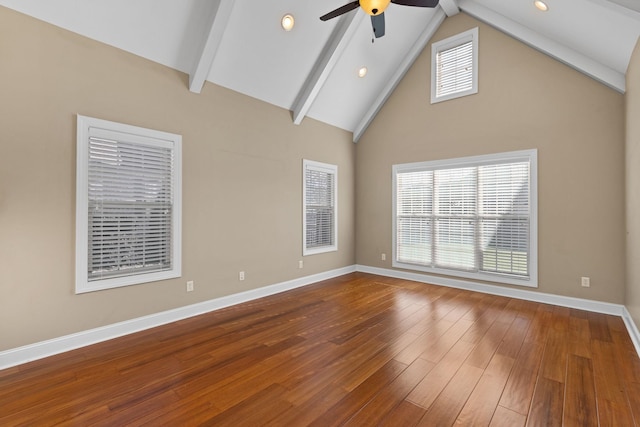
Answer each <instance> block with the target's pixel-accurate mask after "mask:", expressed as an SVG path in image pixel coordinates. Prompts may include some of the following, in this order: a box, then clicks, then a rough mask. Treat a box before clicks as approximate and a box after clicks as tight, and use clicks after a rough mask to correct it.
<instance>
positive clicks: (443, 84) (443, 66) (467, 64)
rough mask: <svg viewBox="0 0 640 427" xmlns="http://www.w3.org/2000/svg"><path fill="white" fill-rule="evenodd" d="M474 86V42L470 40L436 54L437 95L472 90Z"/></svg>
mask: <svg viewBox="0 0 640 427" xmlns="http://www.w3.org/2000/svg"><path fill="white" fill-rule="evenodd" d="M472 87H473V42H472V41H468V42H466V43H463V44H461V45H459V46H455V47H452V48H450V49H446V50H441V51H439V52H438V53H437V56H436V88H437V90H436V96H437V97H442V96H446V95H450V94H452V93H457V92H463V91H466V90H470V89H471V88H472Z"/></svg>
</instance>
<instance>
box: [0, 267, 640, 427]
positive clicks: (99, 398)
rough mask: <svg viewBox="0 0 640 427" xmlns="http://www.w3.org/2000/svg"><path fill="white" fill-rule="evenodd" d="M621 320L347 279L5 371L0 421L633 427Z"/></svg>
mask: <svg viewBox="0 0 640 427" xmlns="http://www.w3.org/2000/svg"><path fill="white" fill-rule="evenodd" d="M639 393H640V359H639V358H638V356H637V354H636V353H635V350H634V348H633V344H632V342H631V340H630V338H629V336H628V334H627V332H626V329H625V327H624V324H623V322H622V320H621V319H620V318H618V317H614V316H607V315H601V314H594V313H588V312H584V311H580V310H571V309H567V308H563V307H556V306H551V305H545V304H538V303H533V302H528V301H522V300H516V299H510V298H504V297H498V296H492V295H485V294H480V293H474V292H469V291H464V290H458V289H451V288H444V287H438V286H433V285H425V284H422V283H416V282H410V281H405V280H399V279H391V278H385V277H380V276H374V275H370V274H364V273H354V274H349V275H346V276H342V277H339V278H336V279H332V280H327V281H324V282H320V283H317V284H314V285H310V286H307V287H304V288H301V289H296V290H293V291H289V292H286V293H282V294H279V295H275V296H271V297H267V298H263V299H260V300H256V301H252V302H249V303H245V304H241V305H238V306H234V307H229V308H226V309H223V310H220V311H217V312H214V313H209V314H205V315H202V316H198V317H193V318H190V319H186V320H183V321H179V322H176V323H172V324H169V325H165V326H162V327H158V328H154V329H151V330H147V331H143V332H140V333H136V334H132V335H128V336H126V337H122V338H119V339H115V340H111V341H108V342H104V343H100V344H96V345H93V346H90V347H85V348H82V349H78V350H75V351H71V352H68V353H65V354H61V355H57V356H53V357H50V358H47V359H43V360H39V361H36V362H32V363H28V364H25V365H21V366H18V367H14V368H10V369H6V370H4V371H0V426H39V425H73V426H90V425H103V426H123V425H127V426H129V425H130V426H141V425H149V426H156V425H169V426H170V425H175V426H191V425H204V426H209V425H210V426H224V425H233V426H261V425H265V426H306V425H311V426H323V427H324V426H339V425H345V426H375V425H381V426H452V425H461V426H509V427H514V426H555V425H558V426H559V425H565V426H598V425H599V426H634V425H640V395H639Z"/></svg>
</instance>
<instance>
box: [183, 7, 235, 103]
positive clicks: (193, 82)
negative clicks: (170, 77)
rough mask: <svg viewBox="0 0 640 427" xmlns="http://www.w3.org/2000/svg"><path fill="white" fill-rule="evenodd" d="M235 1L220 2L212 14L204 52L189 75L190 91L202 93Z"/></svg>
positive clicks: (203, 48) (203, 47)
mask: <svg viewBox="0 0 640 427" xmlns="http://www.w3.org/2000/svg"><path fill="white" fill-rule="evenodd" d="M233 4H234V0H220V2H219V3H218V5H217V8H216V10H215V11H214V13H213V14H212V18H211V25H210V26H209V28H208V32H207V35H206V39H205V41H204V44H203V46H202V51H201V52H200V55H199V56H198V58H196V61H195V64H194V67H193V71H192V72H191V73H190V74H189V90H190V91H191V92H194V93H200V92H201V91H202V86H203V85H204V82H205V80H206V78H207V76H208V75H209V72H210V71H211V66H212V65H213V61H214V59H215V57H216V53H217V51H218V47H219V46H220V42H221V41H222V36H223V35H224V31H225V29H226V28H227V22H229V17H230V16H231V12H232V11H233Z"/></svg>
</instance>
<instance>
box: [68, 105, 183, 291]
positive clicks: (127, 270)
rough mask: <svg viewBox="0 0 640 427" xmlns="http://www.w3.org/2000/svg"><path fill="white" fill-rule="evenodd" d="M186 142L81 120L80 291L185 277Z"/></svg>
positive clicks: (78, 194) (78, 191) (176, 137)
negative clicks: (183, 200)
mask: <svg viewBox="0 0 640 427" xmlns="http://www.w3.org/2000/svg"><path fill="white" fill-rule="evenodd" d="M181 143H182V138H181V137H180V135H174V134H169V133H165V132H159V131H154V130H150V129H144V128H138V127H135V126H128V125H123V124H119V123H113V122H108V121H106V120H99V119H94V118H90V117H83V116H78V134H77V182H76V292H77V293H81V292H89V291H95V290H100V289H108V288H114V287H119V286H127V285H133V284H137V283H143V282H150V281H155V280H162V279H168V278H173V277H180V274H181V273H180V270H181V266H180V264H181V243H180V230H181V226H180V223H181Z"/></svg>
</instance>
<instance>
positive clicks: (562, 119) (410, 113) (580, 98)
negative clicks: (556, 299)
mask: <svg viewBox="0 0 640 427" xmlns="http://www.w3.org/2000/svg"><path fill="white" fill-rule="evenodd" d="M475 26H478V27H479V61H480V64H479V93H478V94H477V95H472V96H467V97H464V98H459V99H456V100H452V101H447V102H442V103H439V104H434V105H431V104H430V94H429V93H430V87H429V84H430V83H429V82H430V60H431V47H430V45H429V46H427V48H426V49H425V50H424V52H423V53H422V54H421V56H420V57H419V58H418V60H417V61H416V62H415V63H414V65H413V67H412V68H411V69H410V70H409V72H408V73H407V75H406V76H405V78H404V80H403V81H402V82H401V83H400V84H399V85H398V87H397V89H396V91H395V92H394V94H393V95H392V96H391V97H390V98H389V100H388V101H387V103H386V105H385V106H384V107H383V109H382V110H381V112H380V113H379V114H378V116H377V118H376V120H375V121H374V122H373V124H372V125H371V126H370V127H369V129H368V130H367V132H366V133H365V135H364V136H363V138H362V139H361V140H360V142H359V143H358V147H357V152H356V172H357V173H356V206H357V213H356V227H357V228H356V236H357V239H356V259H357V262H358V264H363V265H368V266H376V267H384V268H391V256H390V254H391V249H392V247H391V246H392V236H391V220H392V216H391V215H392V213H391V202H392V195H391V166H392V165H393V164H396V163H406V162H416V161H426V160H435V159H445V158H454V157H460V156H472V155H479V154H487V153H495V152H505V151H512V150H522V149H530V148H537V149H538V177H539V178H538V184H539V191H538V197H539V209H538V215H539V217H538V224H539V240H538V242H539V251H538V260H539V270H538V271H539V288H538V290H539V291H541V292H548V293H553V294H559V295H567V296H574V297H580V298H587V299H595V300H601V301H609V302H613V303H622V302H623V300H624V278H625V274H624V270H625V237H624V226H623V224H624V217H625V216H624V102H623V96H622V95H621V94H619V93H617V92H615V91H613V90H611V89H609V88H607V87H605V86H603V85H602V84H600V83H597V82H595V81H594V80H592V79H590V78H589V77H586V76H584V75H583V74H581V73H579V72H577V71H574V70H573V69H571V68H569V67H567V66H565V65H563V64H561V63H560V62H557V61H555V60H553V59H551V58H549V57H548V56H546V55H543V54H541V53H539V52H537V51H535V50H533V49H531V48H529V47H527V46H525V45H524V44H522V43H520V42H518V41H516V40H514V39H512V38H510V37H508V36H506V35H504V34H503V33H500V32H498V31H496V30H494V29H492V28H491V27H488V26H487V25H484V24H482V23H479V22H478V21H476V20H474V19H473V18H471V17H469V16H467V15H464V14H460V15H457V16H455V17H452V18H448V19H447V20H445V22H444V23H443V25H442V26H441V27H440V29H439V30H438V32H437V33H436V34H435V35H434V37H433V39H432V41H438V40H441V39H443V38H446V37H449V36H451V35H454V34H457V33H459V32H462V31H465V30H468V29H470V28H473V27H475ZM382 252H385V253H387V254H388V255H389V256H388V257H387V261H381V260H380V253H382ZM581 276H589V277H591V288H588V289H587V288H581V287H580V277H581ZM526 289H529V288H526Z"/></svg>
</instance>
